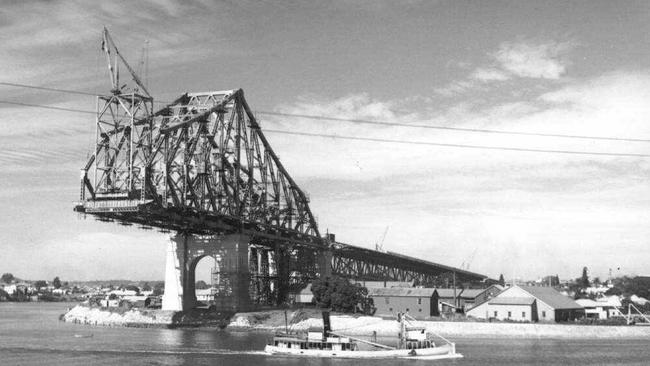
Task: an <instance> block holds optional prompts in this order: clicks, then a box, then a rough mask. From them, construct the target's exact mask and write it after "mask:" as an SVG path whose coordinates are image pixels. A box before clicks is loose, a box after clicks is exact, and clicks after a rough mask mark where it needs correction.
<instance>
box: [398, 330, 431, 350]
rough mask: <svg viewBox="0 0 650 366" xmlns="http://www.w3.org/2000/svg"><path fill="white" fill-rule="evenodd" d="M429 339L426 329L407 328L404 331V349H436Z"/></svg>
mask: <svg viewBox="0 0 650 366" xmlns="http://www.w3.org/2000/svg"><path fill="white" fill-rule="evenodd" d="M435 346H436V345H435V343H433V341H431V340H430V339H429V336H428V333H427V330H426V328H425V327H406V328H405V331H404V347H405V348H408V349H421V348H430V347H435Z"/></svg>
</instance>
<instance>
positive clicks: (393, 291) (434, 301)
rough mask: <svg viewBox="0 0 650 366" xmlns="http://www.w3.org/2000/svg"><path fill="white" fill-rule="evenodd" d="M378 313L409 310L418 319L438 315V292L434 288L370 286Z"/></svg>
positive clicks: (371, 296) (369, 292)
mask: <svg viewBox="0 0 650 366" xmlns="http://www.w3.org/2000/svg"><path fill="white" fill-rule="evenodd" d="M368 297H370V298H372V300H373V302H374V305H375V308H376V309H377V311H376V312H375V314H376V315H393V316H394V315H395V314H397V313H398V312H407V313H409V315H411V316H412V317H414V318H416V319H424V318H427V317H431V316H438V315H439V314H440V313H439V310H438V293H437V291H436V289H434V288H402V287H393V288H384V287H371V288H368Z"/></svg>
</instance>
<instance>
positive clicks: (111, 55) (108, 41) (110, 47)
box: [102, 27, 151, 98]
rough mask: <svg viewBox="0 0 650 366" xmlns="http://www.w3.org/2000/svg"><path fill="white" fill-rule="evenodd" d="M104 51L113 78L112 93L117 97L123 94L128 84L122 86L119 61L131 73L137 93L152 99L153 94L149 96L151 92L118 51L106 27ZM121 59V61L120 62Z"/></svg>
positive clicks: (103, 43)
mask: <svg viewBox="0 0 650 366" xmlns="http://www.w3.org/2000/svg"><path fill="white" fill-rule="evenodd" d="M102 51H104V53H105V54H106V61H107V62H108V72H109V74H110V77H111V85H112V87H113V88H112V89H111V92H112V93H113V94H115V95H118V94H122V92H123V89H124V88H125V87H126V85H127V84H124V85H120V63H119V61H122V64H123V65H124V66H125V67H126V69H127V70H128V71H129V73H130V74H131V78H132V79H133V81H134V82H135V84H136V85H137V86H136V90H134V92H135V91H140V92H142V93H144V94H145V95H144V96H146V97H148V98H151V94H149V91H148V90H147V88H146V87H145V86H144V84H143V83H142V81H141V80H140V78H139V77H138V75H137V74H136V72H135V71H134V70H133V68H131V66H130V65H129V63H128V62H126V59H124V57H123V56H122V54H121V53H120V51H118V49H117V46H116V45H115V42H113V39H112V38H111V35H110V34H109V33H108V29H106V27H104V32H103V35H102ZM118 58H119V61H118Z"/></svg>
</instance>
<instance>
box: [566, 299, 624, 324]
mask: <svg viewBox="0 0 650 366" xmlns="http://www.w3.org/2000/svg"><path fill="white" fill-rule="evenodd" d="M576 302H577V303H578V304H580V305H581V306H582V307H584V308H585V316H586V317H587V318H593V319H609V318H611V317H612V316H623V314H622V313H621V311H620V310H619V308H620V307H621V301H620V300H619V299H618V298H617V297H616V296H612V297H609V298H600V299H597V300H591V299H578V300H576Z"/></svg>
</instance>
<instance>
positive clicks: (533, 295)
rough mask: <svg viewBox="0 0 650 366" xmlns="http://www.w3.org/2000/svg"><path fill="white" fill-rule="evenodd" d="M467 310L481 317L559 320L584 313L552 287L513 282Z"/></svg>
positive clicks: (578, 305) (531, 320) (580, 307)
mask: <svg viewBox="0 0 650 366" xmlns="http://www.w3.org/2000/svg"><path fill="white" fill-rule="evenodd" d="M466 314H467V316H471V317H474V318H479V319H498V320H513V321H529V322H537V321H555V322H560V321H569V320H575V319H578V318H581V317H584V316H585V309H584V308H583V307H582V306H581V305H580V304H578V303H576V302H575V301H573V300H572V299H571V298H569V297H566V296H564V295H562V294H560V293H559V292H557V291H556V290H555V289H553V288H552V287H538V286H524V285H514V286H511V287H509V288H507V289H505V290H503V292H501V293H500V294H498V295H497V296H496V297H494V298H492V299H489V300H487V301H485V302H483V303H481V304H476V305H475V306H474V307H473V308H471V309H469V310H468V311H467V312H466Z"/></svg>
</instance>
